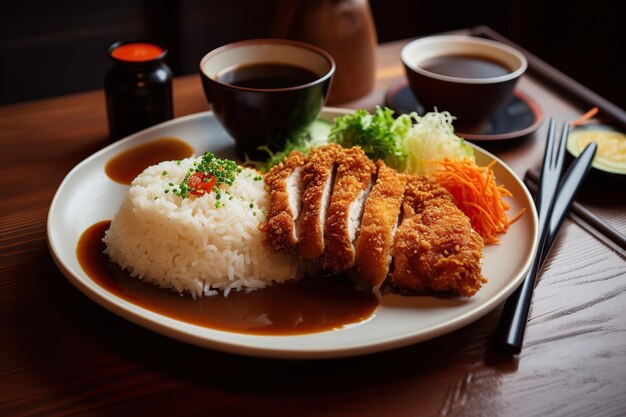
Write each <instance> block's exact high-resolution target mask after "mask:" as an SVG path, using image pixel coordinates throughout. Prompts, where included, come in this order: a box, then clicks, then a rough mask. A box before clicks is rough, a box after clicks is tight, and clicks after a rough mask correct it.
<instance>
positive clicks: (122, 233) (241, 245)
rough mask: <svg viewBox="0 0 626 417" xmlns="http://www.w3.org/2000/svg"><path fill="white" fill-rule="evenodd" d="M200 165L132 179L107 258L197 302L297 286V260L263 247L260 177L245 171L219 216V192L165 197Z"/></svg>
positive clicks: (264, 200)
mask: <svg viewBox="0 0 626 417" xmlns="http://www.w3.org/2000/svg"><path fill="white" fill-rule="evenodd" d="M199 160H200V158H188V159H184V160H182V161H181V162H180V164H178V163H177V162H174V161H169V162H162V163H160V164H158V165H154V166H151V167H149V168H147V169H146V170H145V171H144V172H143V173H141V174H140V175H139V176H138V177H137V178H135V179H134V180H133V182H132V184H131V187H130V189H129V190H128V193H127V194H126V197H125V198H124V201H123V202H122V205H121V206H120V209H119V211H118V213H117V214H116V216H115V217H114V218H113V220H112V222H111V227H110V228H109V230H108V231H107V232H106V235H105V237H104V242H105V243H106V250H105V253H106V254H107V255H109V257H110V258H111V259H112V260H113V261H114V262H116V263H117V264H119V265H120V266H121V267H122V268H125V269H127V270H128V271H129V272H130V274H131V276H135V277H138V278H140V279H142V280H144V281H146V282H150V283H153V284H156V285H159V286H161V287H164V288H170V289H174V290H176V291H179V292H189V293H190V294H191V295H192V296H193V297H194V298H195V297H198V296H209V295H215V294H216V293H217V291H216V290H222V291H223V292H224V295H228V293H229V292H230V291H231V290H240V289H246V290H249V289H259V288H264V287H265V286H267V285H270V284H272V283H273V282H284V281H286V280H290V279H294V278H298V277H299V276H300V275H301V269H300V266H299V262H298V261H297V260H296V259H295V257H292V256H289V255H286V254H277V253H274V252H273V251H272V250H271V249H270V248H268V247H266V246H265V245H264V244H263V239H264V236H263V234H262V232H260V231H259V230H258V228H257V226H258V225H259V223H260V222H262V221H264V220H265V214H266V212H267V209H268V207H269V195H268V193H267V192H266V191H265V188H264V184H263V181H259V180H258V178H257V180H255V179H254V178H255V177H256V176H257V175H258V174H257V173H256V172H255V171H253V170H250V169H247V168H244V170H243V171H242V172H241V173H240V174H239V175H238V176H237V179H236V181H235V183H234V184H233V185H232V186H230V187H228V188H227V189H228V191H229V192H230V194H231V196H232V198H230V196H229V195H227V194H226V193H224V192H222V198H221V200H220V201H221V203H223V206H221V207H219V208H216V206H215V203H216V199H215V195H216V194H215V193H214V192H211V193H209V194H205V195H203V196H202V197H191V198H186V199H182V198H180V197H178V196H176V195H174V194H173V193H172V192H171V191H169V192H166V190H170V189H172V188H173V187H172V186H170V185H169V184H170V183H173V184H175V185H178V184H180V182H181V180H182V179H183V178H184V176H185V173H186V172H187V171H188V169H189V168H190V167H191V166H192V164H193V162H195V161H199ZM163 174H165V175H163ZM251 203H252V205H253V207H252V208H251V207H250V204H251Z"/></svg>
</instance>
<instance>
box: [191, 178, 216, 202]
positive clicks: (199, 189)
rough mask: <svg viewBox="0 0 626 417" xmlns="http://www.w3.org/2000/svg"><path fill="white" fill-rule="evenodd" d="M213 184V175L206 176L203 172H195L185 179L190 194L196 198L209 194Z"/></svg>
mask: <svg viewBox="0 0 626 417" xmlns="http://www.w3.org/2000/svg"><path fill="white" fill-rule="evenodd" d="M215 182H216V179H215V177H214V176H213V175H207V174H205V173H204V172H196V173H194V174H193V175H191V176H190V177H189V178H188V179H187V184H189V188H190V189H191V191H190V193H191V194H193V195H195V196H198V197H199V196H201V195H204V194H208V193H210V192H211V190H213V187H214V186H215Z"/></svg>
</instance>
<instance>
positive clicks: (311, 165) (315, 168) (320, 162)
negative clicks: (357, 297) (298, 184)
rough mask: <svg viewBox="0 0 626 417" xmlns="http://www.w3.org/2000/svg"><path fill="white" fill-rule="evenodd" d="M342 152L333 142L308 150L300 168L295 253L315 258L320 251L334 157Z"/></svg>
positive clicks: (322, 243) (332, 175) (331, 184)
mask: <svg viewBox="0 0 626 417" xmlns="http://www.w3.org/2000/svg"><path fill="white" fill-rule="evenodd" d="M342 153H343V148H342V147H341V146H339V145H336V144H331V145H325V146H321V147H319V148H315V149H312V150H311V154H310V155H309V160H308V162H307V163H306V164H305V165H304V166H303V168H302V181H303V184H304V191H303V192H302V213H301V214H300V220H299V231H300V236H299V237H298V244H297V246H296V252H297V254H298V255H299V256H300V257H301V258H303V259H316V258H318V257H320V256H322V254H323V253H324V222H325V220H326V211H327V209H328V205H329V203H330V196H331V192H332V190H333V183H334V181H335V161H336V160H337V158H338V157H339V155H341V154H342Z"/></svg>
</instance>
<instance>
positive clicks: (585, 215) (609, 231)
mask: <svg viewBox="0 0 626 417" xmlns="http://www.w3.org/2000/svg"><path fill="white" fill-rule="evenodd" d="M526 177H527V179H528V181H529V182H530V183H532V184H533V186H534V187H535V189H533V190H531V191H536V187H537V185H536V184H537V183H538V181H539V173H538V172H537V171H535V170H529V171H528V172H526ZM527 185H528V184H527ZM571 212H572V213H573V214H575V215H576V216H578V217H579V218H580V220H581V221H582V222H584V223H586V227H590V228H592V229H595V233H599V235H601V236H602V237H604V238H605V239H609V240H610V241H611V242H613V243H614V244H616V245H617V246H619V247H620V248H622V249H623V250H626V236H624V235H623V234H622V233H620V232H619V231H618V230H616V229H615V228H614V227H612V226H610V225H609V224H607V223H606V222H605V221H604V220H602V219H600V218H599V217H598V216H596V215H595V214H593V213H592V212H591V211H590V210H589V209H587V208H585V207H584V206H583V205H582V204H580V203H578V202H576V201H574V203H572V208H571Z"/></svg>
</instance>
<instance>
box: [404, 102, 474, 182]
mask: <svg viewBox="0 0 626 417" xmlns="http://www.w3.org/2000/svg"><path fill="white" fill-rule="evenodd" d="M409 117H411V119H412V120H413V122H414V123H413V125H412V126H411V128H410V129H409V130H408V131H407V132H406V134H405V135H403V136H402V138H401V141H400V146H401V147H402V148H403V149H404V150H406V152H407V154H408V157H407V159H406V161H405V163H404V166H402V167H400V170H401V171H403V172H406V173H409V174H430V173H432V172H433V171H435V170H436V169H437V168H438V166H437V164H436V163H433V162H435V161H441V160H443V159H445V158H448V159H450V160H462V159H464V158H469V159H471V160H472V161H475V158H474V150H473V149H472V147H471V146H469V145H468V144H467V143H465V141H464V140H463V139H462V138H460V137H458V136H456V135H455V134H454V127H453V126H452V121H453V120H454V117H453V116H452V115H451V114H450V113H448V112H447V111H444V112H441V113H440V112H430V113H426V114H425V115H424V116H418V115H417V113H411V114H410V115H409Z"/></svg>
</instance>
